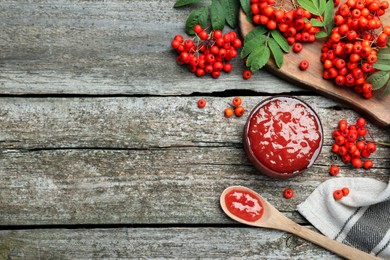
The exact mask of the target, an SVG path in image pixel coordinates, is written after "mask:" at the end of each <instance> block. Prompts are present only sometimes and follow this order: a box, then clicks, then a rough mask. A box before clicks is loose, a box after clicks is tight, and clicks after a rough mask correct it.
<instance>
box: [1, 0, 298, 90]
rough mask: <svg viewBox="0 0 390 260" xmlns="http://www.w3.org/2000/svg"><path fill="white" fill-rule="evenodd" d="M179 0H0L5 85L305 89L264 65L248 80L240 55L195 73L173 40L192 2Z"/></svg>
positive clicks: (6, 87) (39, 87) (7, 87)
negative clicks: (219, 70)
mask: <svg viewBox="0 0 390 260" xmlns="http://www.w3.org/2000/svg"><path fill="white" fill-rule="evenodd" d="M174 3H175V1H174V0H170V1H158V0H149V1H144V0H132V1H121V0H110V1H81V0H79V1H72V2H69V1H65V0H59V1H49V0H45V1H33V2H32V1H1V2H0V50H1V53H0V68H1V69H0V93H3V94H4V93H6V94H47V93H54V94H64V93H66V94H96V95H105V94H155V95H172V94H190V93H194V92H204V93H211V92H215V91H224V90H229V89H248V90H254V91H257V92H264V93H287V92H291V91H305V90H303V89H301V88H299V87H297V86H294V85H292V84H290V83H286V82H284V81H283V80H281V79H277V78H275V77H274V76H272V75H270V74H269V73H268V72H266V71H261V72H259V73H256V74H255V75H254V77H253V79H252V80H250V81H244V80H243V79H242V76H241V73H242V71H243V70H244V65H243V62H242V60H241V59H239V58H237V59H235V60H234V61H233V66H234V70H233V72H232V73H230V74H228V75H222V77H223V78H224V80H214V79H212V78H211V77H204V78H202V79H199V78H197V77H196V76H194V74H192V73H190V72H189V71H188V70H187V69H185V68H184V67H181V66H179V65H177V64H176V62H175V53H174V52H173V51H172V50H171V46H170V42H171V40H172V39H173V37H174V36H175V34H178V33H181V34H184V25H185V21H186V19H187V16H188V14H189V10H188V9H175V8H173V5H174Z"/></svg>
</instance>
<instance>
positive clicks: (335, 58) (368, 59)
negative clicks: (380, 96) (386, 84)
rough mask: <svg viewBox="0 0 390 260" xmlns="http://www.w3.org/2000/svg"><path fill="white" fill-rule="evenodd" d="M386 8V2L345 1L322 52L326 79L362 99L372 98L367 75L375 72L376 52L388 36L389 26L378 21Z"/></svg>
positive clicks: (337, 12) (383, 45)
mask: <svg viewBox="0 0 390 260" xmlns="http://www.w3.org/2000/svg"><path fill="white" fill-rule="evenodd" d="M388 7H389V3H388V2H387V1H386V0H385V1H379V0H348V1H347V2H346V3H345V4H342V5H341V6H340V7H339V8H338V10H337V11H336V13H335V17H334V23H335V27H334V28H333V29H332V32H331V35H330V37H329V39H328V41H327V42H326V43H325V44H324V45H323V47H322V50H321V51H322V54H321V62H322V63H323V66H324V72H323V77H324V78H325V79H332V80H334V81H335V83H336V84H337V85H339V86H344V87H348V88H353V89H354V90H355V91H356V92H357V93H359V94H361V95H362V96H363V97H364V98H367V99H368V98H371V97H372V85H371V84H369V83H367V82H366V74H368V73H371V72H374V71H375V69H374V68H373V66H372V64H374V63H375V62H376V61H377V50H378V48H381V47H385V46H386V44H387V39H388V37H389V35H390V26H382V22H381V20H380V18H379V17H380V16H382V15H383V14H385V10H386V9H387V8H388ZM380 28H382V29H381V30H380ZM376 30H380V32H379V33H376Z"/></svg>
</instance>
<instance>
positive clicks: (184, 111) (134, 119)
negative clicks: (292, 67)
mask: <svg viewBox="0 0 390 260" xmlns="http://www.w3.org/2000/svg"><path fill="white" fill-rule="evenodd" d="M263 98H265V97H261V98H259V97H243V102H244V103H243V104H244V106H245V107H246V108H247V109H251V108H252V107H254V106H255V105H256V103H257V102H258V101H260V100H262V99H263ZM303 99H305V100H306V101H307V102H309V103H311V104H313V106H314V107H315V109H316V111H317V112H318V113H319V115H320V118H321V120H322V123H323V125H324V129H325V133H326V134H325V136H326V137H327V138H326V139H325V146H324V148H323V151H322V153H321V155H320V157H319V159H318V161H317V162H316V164H315V165H314V167H312V168H310V170H308V171H307V172H306V173H305V174H304V175H303V176H300V177H299V178H295V179H293V180H290V181H275V180H274V179H271V178H268V177H265V176H263V175H261V174H259V173H258V172H257V171H256V170H255V169H254V167H253V166H252V165H251V164H250V163H249V161H248V159H247V157H246V155H245V153H244V149H243V146H242V141H241V138H242V130H243V127H244V124H245V120H246V116H247V115H248V114H249V113H248V114H245V115H244V117H242V118H236V117H232V118H230V119H227V118H225V117H224V116H223V112H222V111H223V109H224V108H225V107H226V106H227V102H229V101H230V100H231V97H229V98H226V99H225V98H215V97H213V98H211V97H206V100H207V102H208V105H207V106H206V107H205V108H204V109H199V108H197V106H196V100H197V98H196V97H195V98H194V97H164V98H159V97H155V98H152V97H148V98H130V97H129V98H125V97H124V98H100V99H99V98H28V101H29V102H25V101H26V99H20V98H2V99H0V100H1V101H2V105H3V107H2V111H3V113H2V114H1V115H0V141H1V142H0V148H1V149H0V166H1V167H0V179H1V180H2V182H0V198H1V201H2V203H1V204H0V210H1V212H2V214H0V223H2V224H3V225H46V224H88V223H94V224H99V223H137V224H151V223H160V224H164V223H186V224H190V223H215V224H216V223H229V220H227V219H226V218H225V216H224V215H223V214H221V210H220V208H219V206H218V201H217V198H218V197H219V194H220V193H221V192H222V190H223V189H224V188H226V187H227V186H230V185H244V186H248V187H252V188H254V189H256V190H257V191H259V192H260V193H261V194H263V195H264V196H265V197H266V198H267V199H268V200H269V201H270V202H271V203H272V204H274V205H275V206H276V207H277V208H278V209H280V210H282V211H284V212H286V213H287V214H289V216H290V217H292V218H293V219H294V220H296V221H298V222H302V219H300V217H299V216H297V214H296V212H295V208H296V205H297V204H298V203H299V202H302V201H303V200H304V199H305V198H306V197H307V196H308V195H309V194H310V193H311V191H313V190H314V189H315V187H317V186H318V185H319V184H320V183H321V182H323V181H325V180H326V179H328V178H330V176H329V174H328V170H329V165H331V164H332V163H334V161H332V158H331V153H330V145H331V143H332V140H331V139H329V137H330V135H331V132H332V130H333V128H334V126H333V125H334V122H335V118H346V119H347V120H349V121H352V120H356V118H357V117H358V115H357V114H356V113H354V112H353V111H351V110H348V109H341V110H338V109H335V108H334V105H335V103H334V102H332V101H329V100H328V99H326V98H324V97H310V96H308V97H303ZM172 104H175V106H172ZM140 111H142V112H140ZM369 128H370V129H371V130H372V133H373V135H374V136H376V138H378V139H379V140H381V141H388V138H389V135H388V133H386V132H385V131H383V130H380V129H378V128H377V127H375V126H373V125H371V124H369ZM373 160H374V164H375V167H374V168H373V169H371V170H370V171H365V170H362V169H359V170H356V169H352V168H350V167H348V166H343V167H342V173H341V174H340V176H356V175H359V176H367V177H373V178H378V179H380V180H383V181H387V180H388V177H389V175H388V174H389V169H390V158H389V157H388V150H387V149H386V148H383V147H378V151H377V152H376V153H375V154H374V156H373ZM337 163H338V164H340V163H339V162H337ZM341 165H343V164H341ZM287 185H289V186H291V187H293V188H294V189H295V190H296V194H297V195H296V196H295V197H294V199H293V200H290V201H288V203H287V202H286V201H285V200H283V199H281V198H282V197H281V194H282V191H283V189H284V188H285V187H286V186H287ZM193 201H196V202H197V203H196V204H193V206H192V207H188V205H191V204H192V203H193ZM107 212H110V214H106V213H107ZM177 212H181V214H177Z"/></svg>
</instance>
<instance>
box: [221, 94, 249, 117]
mask: <svg viewBox="0 0 390 260" xmlns="http://www.w3.org/2000/svg"><path fill="white" fill-rule="evenodd" d="M233 108H234V109H233ZM244 113H245V108H244V107H243V106H242V99H241V98H239V97H235V98H233V104H231V107H227V108H226V109H225V110H224V114H225V117H228V118H229V117H231V116H233V114H234V115H236V116H237V117H241V116H243V115H244Z"/></svg>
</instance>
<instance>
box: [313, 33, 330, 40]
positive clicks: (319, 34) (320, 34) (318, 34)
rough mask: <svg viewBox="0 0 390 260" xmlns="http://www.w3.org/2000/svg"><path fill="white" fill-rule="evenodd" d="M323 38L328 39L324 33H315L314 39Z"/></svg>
mask: <svg viewBox="0 0 390 260" xmlns="http://www.w3.org/2000/svg"><path fill="white" fill-rule="evenodd" d="M325 37H328V34H327V33H326V32H324V31H320V32H318V33H316V38H318V39H320V38H325Z"/></svg>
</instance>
